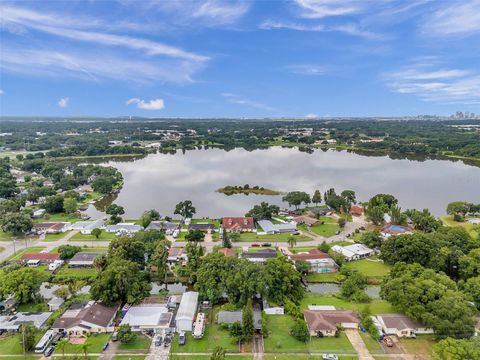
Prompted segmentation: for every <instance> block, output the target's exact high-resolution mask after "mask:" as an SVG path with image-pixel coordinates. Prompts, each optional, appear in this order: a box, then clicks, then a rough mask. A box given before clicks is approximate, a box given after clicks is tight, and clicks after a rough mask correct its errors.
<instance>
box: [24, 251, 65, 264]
mask: <svg viewBox="0 0 480 360" xmlns="http://www.w3.org/2000/svg"><path fill="white" fill-rule="evenodd" d="M31 260H34V261H38V262H39V263H40V264H51V263H53V262H55V261H58V260H60V254H59V253H43V252H41V253H32V254H24V255H22V258H21V261H22V262H23V263H25V262H28V261H31Z"/></svg>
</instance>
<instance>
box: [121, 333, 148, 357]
mask: <svg viewBox="0 0 480 360" xmlns="http://www.w3.org/2000/svg"><path fill="white" fill-rule="evenodd" d="M151 342H152V340H151V339H150V338H149V337H148V336H145V335H143V334H137V337H136V339H135V340H134V341H132V342H130V343H128V344H122V343H120V344H119V345H118V351H119V352H129V351H133V352H137V353H142V352H145V353H147V352H148V349H149V348H150V343H151Z"/></svg>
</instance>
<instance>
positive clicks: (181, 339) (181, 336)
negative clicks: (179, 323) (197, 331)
mask: <svg viewBox="0 0 480 360" xmlns="http://www.w3.org/2000/svg"><path fill="white" fill-rule="evenodd" d="M186 342H187V336H186V335H185V331H180V334H179V335H178V345H185V343H186Z"/></svg>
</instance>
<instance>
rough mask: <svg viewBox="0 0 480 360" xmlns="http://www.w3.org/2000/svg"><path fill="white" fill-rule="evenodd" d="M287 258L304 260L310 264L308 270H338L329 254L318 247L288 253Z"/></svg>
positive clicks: (327, 271)
mask: <svg viewBox="0 0 480 360" xmlns="http://www.w3.org/2000/svg"><path fill="white" fill-rule="evenodd" d="M289 258H290V259H291V260H293V262H296V261H306V262H308V263H309V264H310V272H315V273H331V272H336V271H337V270H338V265H337V263H336V262H335V261H334V260H333V259H332V258H331V257H330V255H328V254H326V253H324V252H323V251H320V250H318V249H312V250H310V251H307V252H301V253H298V254H292V255H289Z"/></svg>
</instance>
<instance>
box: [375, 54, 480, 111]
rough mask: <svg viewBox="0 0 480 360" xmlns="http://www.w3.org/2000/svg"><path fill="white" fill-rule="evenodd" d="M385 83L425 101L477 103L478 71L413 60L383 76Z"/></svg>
mask: <svg viewBox="0 0 480 360" xmlns="http://www.w3.org/2000/svg"><path fill="white" fill-rule="evenodd" d="M383 79H384V80H385V81H386V83H387V85H388V86H389V87H390V88H391V89H392V90H393V91H395V92H398V93H401V94H414V95H417V96H419V97H420V99H422V100H424V101H433V102H442V103H458V104H480V72H478V71H476V72H475V71H469V70H463V69H445V68H442V69H438V68H434V66H433V65H431V64H428V63H420V64H418V63H414V64H412V65H410V66H407V67H404V68H402V69H400V70H398V71H394V72H391V73H387V74H384V75H383Z"/></svg>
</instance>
